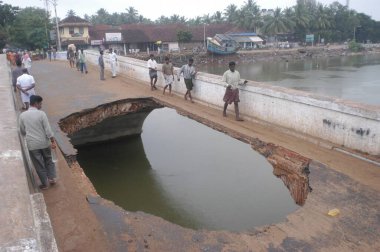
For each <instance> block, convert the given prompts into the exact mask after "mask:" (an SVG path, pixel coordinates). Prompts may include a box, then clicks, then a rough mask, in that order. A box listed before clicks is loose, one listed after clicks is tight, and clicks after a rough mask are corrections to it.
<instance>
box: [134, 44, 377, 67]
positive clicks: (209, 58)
mask: <svg viewBox="0 0 380 252" xmlns="http://www.w3.org/2000/svg"><path fill="white" fill-rule="evenodd" d="M379 53H380V47H371V48H364V49H363V50H362V51H360V52H352V51H350V50H349V49H348V47H347V46H346V45H333V46H323V47H322V46H314V47H299V48H290V49H268V50H260V49H259V50H251V51H244V50H241V51H238V52H237V53H236V54H232V55H212V54H208V53H190V52H189V53H188V52H183V53H163V54H161V55H156V60H157V62H158V63H162V62H163V59H164V57H165V56H169V57H170V59H171V61H172V63H173V64H174V66H181V65H183V64H186V63H187V61H188V59H189V58H193V59H194V62H195V64H196V65H197V66H201V65H205V64H209V63H219V64H221V63H228V62H229V61H236V62H242V63H248V62H253V63H254V62H268V61H272V62H279V61H290V60H305V59H313V58H331V57H343V56H355V55H371V54H379ZM127 56H128V57H131V58H136V59H140V60H148V59H149V55H148V54H147V53H139V54H131V55H127Z"/></svg>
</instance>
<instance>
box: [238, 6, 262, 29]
mask: <svg viewBox="0 0 380 252" xmlns="http://www.w3.org/2000/svg"><path fill="white" fill-rule="evenodd" d="M234 23H235V24H236V25H238V26H240V27H243V28H245V29H247V30H251V31H254V32H256V30H257V29H258V28H260V27H261V26H262V24H263V18H262V16H261V10H260V8H259V6H258V5H257V4H256V2H255V1H254V0H247V2H245V4H244V5H243V6H242V7H241V9H240V10H239V11H238V13H237V15H236V19H235V22H234Z"/></svg>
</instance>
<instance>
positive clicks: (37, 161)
mask: <svg viewBox="0 0 380 252" xmlns="http://www.w3.org/2000/svg"><path fill="white" fill-rule="evenodd" d="M22 62H23V61H22V60H21V59H17V60H16V62H15V64H16V67H14V69H12V86H13V89H14V91H15V92H17V90H19V92H20V95H21V100H22V102H23V108H22V110H23V111H24V112H22V113H21V114H20V117H19V129H20V133H21V134H22V135H23V136H24V137H25V140H26V145H27V148H28V151H29V156H30V158H31V160H32V163H33V166H34V168H35V170H36V172H37V175H38V177H39V179H40V181H41V185H40V186H39V188H40V189H41V190H45V189H48V188H49V186H50V185H54V184H55V183H56V182H57V180H56V178H57V174H56V167H55V164H54V162H53V159H52V149H55V148H56V143H55V139H54V136H53V132H52V130H51V128H50V124H49V121H48V118H47V116H46V114H45V112H43V111H42V110H41V108H42V100H43V99H42V97H41V96H38V95H36V92H35V90H34V88H35V80H34V77H33V76H32V75H30V70H28V69H27V68H26V67H25V66H27V65H25V64H24V67H23V66H22V65H23V63H22Z"/></svg>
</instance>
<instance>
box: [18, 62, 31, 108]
mask: <svg viewBox="0 0 380 252" xmlns="http://www.w3.org/2000/svg"><path fill="white" fill-rule="evenodd" d="M16 86H17V88H18V90H20V92H21V100H22V102H23V103H24V107H23V109H28V108H29V100H30V96H31V95H35V94H36V93H35V91H34V87H35V86H36V83H35V81H34V78H33V76H31V75H29V74H28V69H26V68H24V69H22V75H21V76H20V77H18V78H17V82H16Z"/></svg>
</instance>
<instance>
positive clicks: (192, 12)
mask: <svg viewBox="0 0 380 252" xmlns="http://www.w3.org/2000/svg"><path fill="white" fill-rule="evenodd" d="M49 1H51V0H49ZM57 1H58V6H57V12H58V16H59V17H61V18H64V17H65V16H66V13H67V11H68V10H69V9H73V10H74V11H75V12H76V14H77V15H79V16H82V17H83V15H84V14H89V15H92V14H94V13H95V12H96V11H97V10H98V9H100V8H105V9H106V10H107V11H108V12H110V13H112V12H119V13H120V12H124V11H125V8H127V7H129V6H132V7H134V8H135V9H137V10H138V11H139V14H141V15H143V16H144V17H147V18H150V19H152V20H155V19H157V18H158V17H159V16H161V15H165V16H171V15H173V14H178V15H180V16H185V17H186V18H191V17H195V16H202V15H203V14H207V13H209V14H212V13H214V12H216V11H223V10H224V9H225V7H227V6H228V5H229V4H231V3H234V4H236V5H237V6H239V7H240V6H241V5H242V4H243V3H244V2H245V0H214V1H210V0H209V1H205V0H192V1H187V2H183V1H178V0H160V1H153V0H149V1H148V0H128V1H123V0H108V1H104V0H91V1H88V0H82V1H78V0H57ZM3 2H4V3H8V4H12V5H15V6H20V7H26V6H37V7H44V0H16V1H15V0H3ZM126 2H127V3H126ZM318 2H320V3H322V4H325V5H329V4H331V3H333V2H334V0H318ZM338 2H340V3H341V4H344V5H345V4H346V0H338ZM256 3H257V4H258V5H259V6H260V7H261V8H263V9H273V8H276V7H280V8H285V7H290V6H294V5H295V3H296V0H256ZM378 4H379V0H350V8H351V9H354V10H356V11H358V12H363V13H365V14H367V15H369V16H371V17H372V18H373V19H375V20H380V12H379V11H376V9H377V7H376V6H378ZM50 10H51V11H53V7H52V5H50ZM52 14H53V15H54V12H52Z"/></svg>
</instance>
